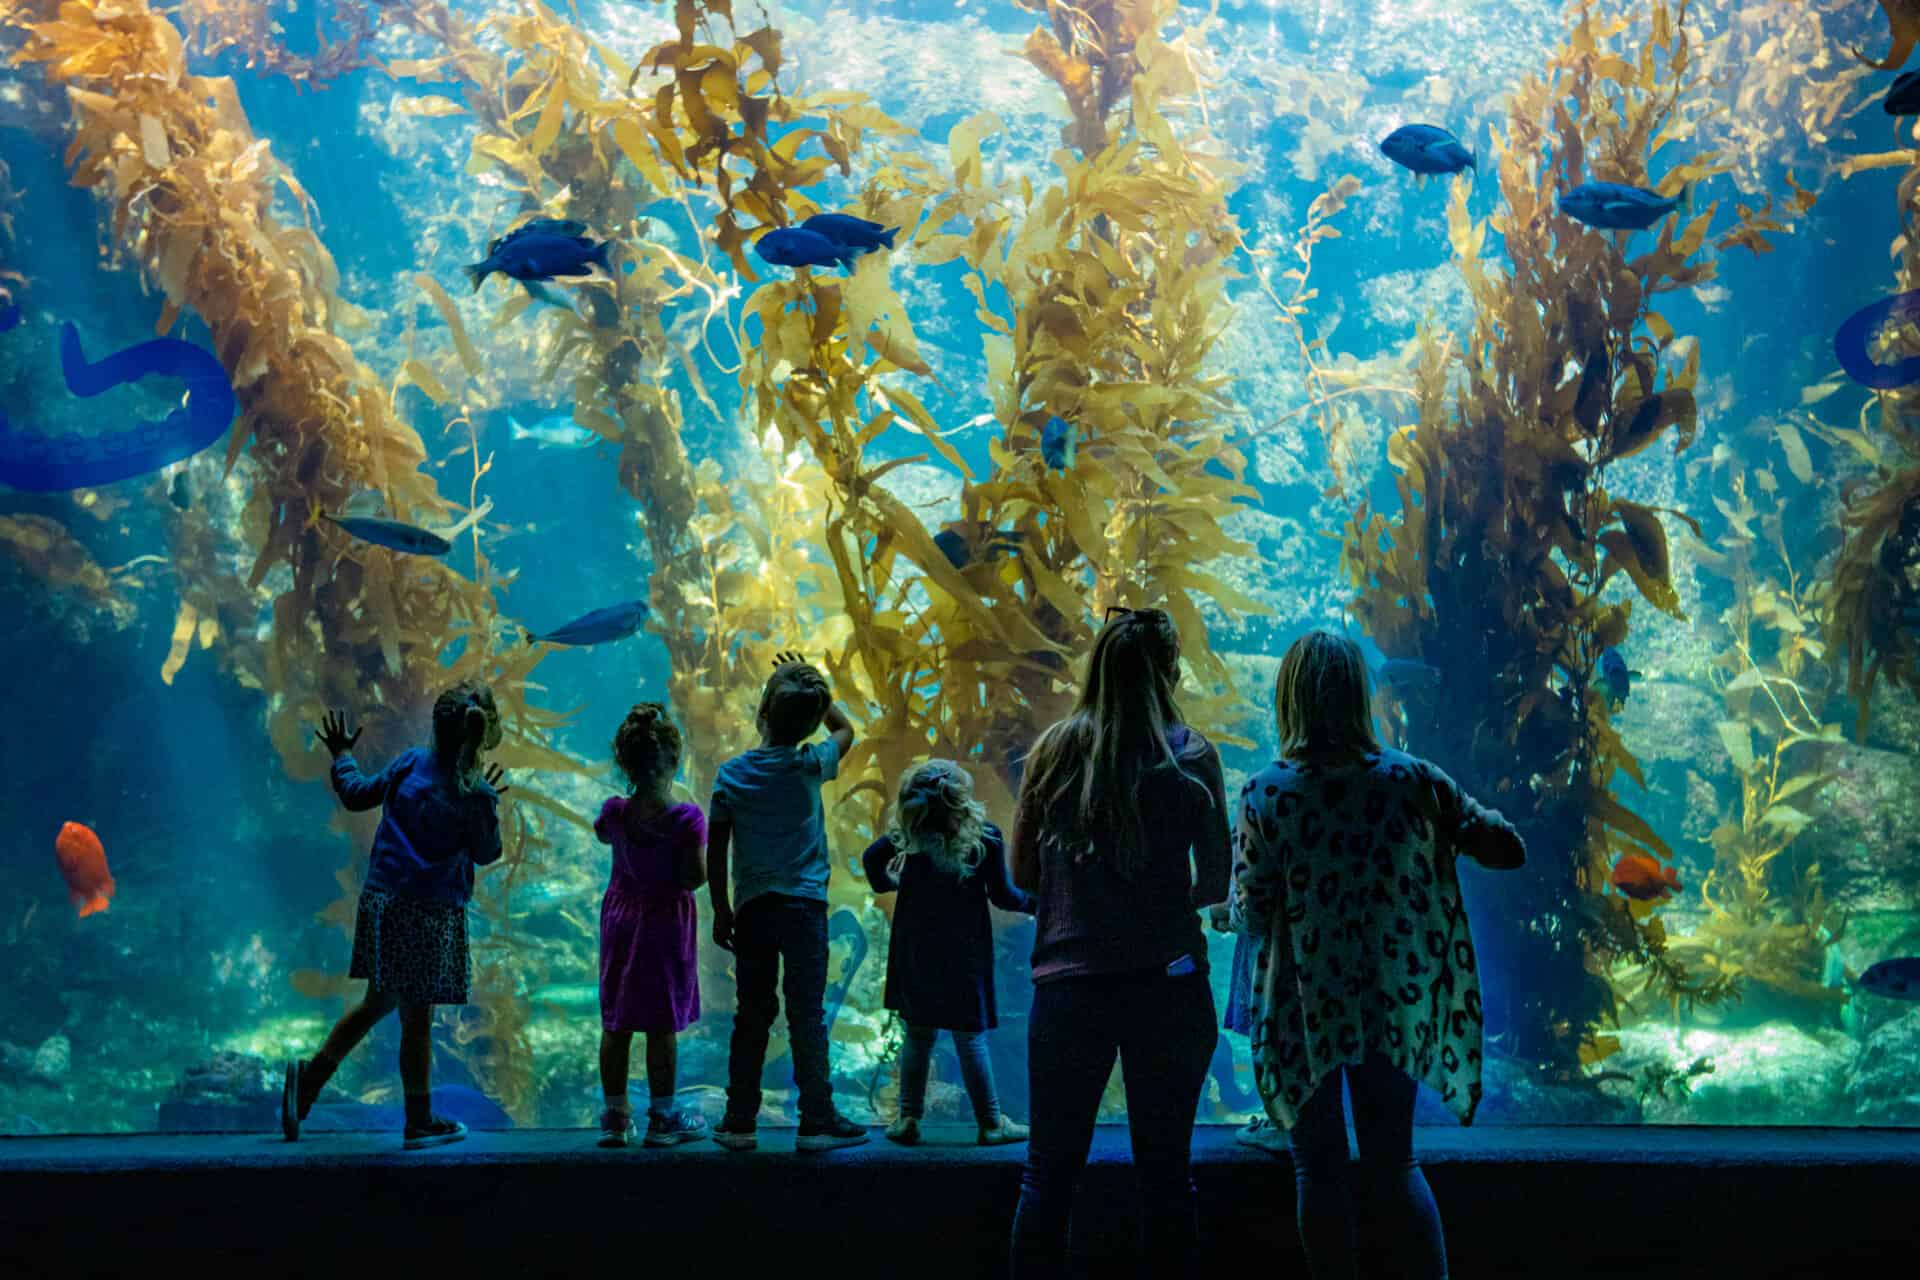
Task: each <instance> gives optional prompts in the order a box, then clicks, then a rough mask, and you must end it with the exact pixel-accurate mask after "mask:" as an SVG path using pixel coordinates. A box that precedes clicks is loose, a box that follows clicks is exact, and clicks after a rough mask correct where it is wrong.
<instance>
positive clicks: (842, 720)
mask: <svg viewBox="0 0 1920 1280" xmlns="http://www.w3.org/2000/svg"><path fill="white" fill-rule="evenodd" d="M820 723H821V724H822V725H824V726H825V727H826V730H827V732H828V733H829V734H831V735H832V736H833V745H834V746H835V747H836V748H838V749H839V752H840V758H841V759H843V760H844V759H845V758H846V755H847V748H848V747H851V746H852V745H853V721H851V720H849V719H847V713H846V711H845V710H844V709H843V708H842V707H841V706H840V704H839V703H837V702H834V703H829V704H828V706H827V714H826V715H824V716H822V717H821V718H820Z"/></svg>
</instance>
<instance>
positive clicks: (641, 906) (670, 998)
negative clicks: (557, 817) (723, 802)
mask: <svg viewBox="0 0 1920 1280" xmlns="http://www.w3.org/2000/svg"><path fill="white" fill-rule="evenodd" d="M628 804H629V801H628V799H627V797H626V796H614V797H613V798H612V799H610V800H608V801H607V802H606V803H605V804H604V805H602V806H600V817H599V818H598V819H596V820H595V822H594V824H593V832H594V834H595V835H597V836H599V837H600V842H601V843H602V844H608V845H612V846H613V875H612V877H611V878H610V879H609V880H608V881H607V895H606V897H604V898H602V899H601V900H600V1025H601V1026H602V1027H604V1028H605V1029H606V1030H608V1031H642V1032H657V1031H669V1032H672V1031H684V1030H686V1029H687V1028H688V1027H689V1026H691V1025H693V1023H694V1022H696V1021H698V1020H699V1017H700V968H699V958H698V947H699V925H698V923H697V921H696V920H695V918H694V911H693V893H692V891H691V890H687V889H682V888H681V887H680V885H679V882H678V881H677V880H676V878H675V876H674V866H675V864H676V863H678V862H679V861H680V860H681V859H682V858H683V857H684V856H685V854H686V852H687V850H688V849H689V848H698V847H700V846H702V845H704V844H706V842H707V820H706V818H705V817H704V816H703V815H702V814H701V812H700V807H699V806H698V805H693V804H676V805H670V806H668V807H667V808H666V809H664V810H662V811H661V812H659V813H657V814H655V815H654V816H653V817H651V818H648V819H646V820H645V821H643V822H641V823H639V824H638V825H637V826H632V827H630V826H629V824H628V821H627V805H628Z"/></svg>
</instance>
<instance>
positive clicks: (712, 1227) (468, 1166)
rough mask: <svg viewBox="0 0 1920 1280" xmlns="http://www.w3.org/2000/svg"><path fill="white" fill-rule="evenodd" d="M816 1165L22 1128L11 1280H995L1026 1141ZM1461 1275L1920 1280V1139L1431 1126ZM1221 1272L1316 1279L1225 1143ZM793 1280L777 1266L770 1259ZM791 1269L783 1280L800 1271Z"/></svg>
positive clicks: (1115, 1188) (949, 1140)
mask: <svg viewBox="0 0 1920 1280" xmlns="http://www.w3.org/2000/svg"><path fill="white" fill-rule="evenodd" d="M873 1133H874V1141H873V1143H872V1144H871V1145H869V1146H866V1147H861V1148H856V1149H854V1150H849V1151H836V1152H831V1153H827V1154H824V1155H808V1156H800V1155H796V1154H795V1153H794V1151H793V1132H792V1130H777V1129H775V1130H769V1129H762V1130H761V1133H760V1140H761V1145H760V1150H759V1151H757V1152H753V1153H737V1152H728V1151H722V1150H720V1149H719V1148H717V1147H715V1146H714V1145H713V1144H712V1143H711V1142H701V1143H695V1144H693V1145H691V1146H686V1147H681V1148H678V1149H674V1150H668V1151H648V1150H645V1149H642V1148H638V1147H635V1148H631V1149H628V1150H625V1151H601V1150H598V1149H597V1148H596V1147H595V1146H594V1145H593V1139H594V1135H593V1133H592V1132H590V1131H562V1130H519V1131H513V1132H502V1133H475V1134H473V1135H472V1136H471V1137H469V1138H468V1139H467V1141H465V1142H463V1143H459V1144H456V1145H453V1146H449V1147H443V1148H439V1149H437V1150H431V1151H424V1152H404V1151H402V1150H401V1149H400V1143H399V1135H397V1134H348V1133H332V1134H318V1135H314V1136H312V1137H310V1138H307V1139H303V1140H302V1141H301V1142H300V1143H299V1144H298V1145H291V1146H290V1145H288V1144H287V1143H285V1142H282V1141H281V1140H280V1139H279V1137H278V1135H273V1136H271V1137H269V1136H267V1135H261V1134H244V1135H241V1134H227V1135H205V1136H189V1135H158V1134H153V1135H148V1134H129V1135H115V1136H108V1137H98V1138H0V1275H4V1276H8V1277H12V1276H26V1275H36V1276H37V1275H49V1276H59V1277H61V1278H62V1280H67V1278H68V1277H73V1276H76V1275H93V1274H109V1273H117V1274H123V1275H135V1276H150V1275H154V1274H156V1270H155V1264H156V1263H160V1262H168V1261H175V1260H180V1259H183V1258H186V1257H188V1256H191V1258H192V1259H193V1260H195V1261H196V1262H198V1263H199V1266H198V1269H197V1270H196V1271H195V1272H193V1273H190V1274H194V1275H196V1276H204V1275H207V1274H209V1273H211V1274H228V1273H232V1272H237V1271H240V1270H241V1269H243V1268H244V1269H246V1270H247V1271H248V1272H249V1273H250V1274H253V1275H261V1276H267V1275H270V1276H274V1277H279V1276H286V1275H313V1274H320V1273H325V1274H328V1275H329V1276H337V1277H340V1280H348V1278H349V1277H353V1276H358V1275H383V1276H384V1275H390V1274H393V1271H392V1270H391V1268H390V1266H389V1265H388V1264H392V1263H393V1262H395V1261H396V1260H410V1261H412V1262H414V1263H416V1264H420V1265H431V1266H432V1267H433V1268H434V1269H435V1272H437V1273H439V1274H444V1275H448V1276H464V1275H496V1274H504V1273H508V1272H519V1273H522V1274H523V1275H527V1276H547V1275H560V1274H583V1273H587V1272H588V1269H589V1268H592V1273H593V1274H603V1273H604V1269H605V1268H607V1267H609V1266H619V1267H621V1268H623V1269H626V1268H632V1269H634V1270H635V1272H636V1274H638V1273H643V1272H644V1273H651V1274H659V1275H667V1274H668V1273H667V1272H665V1271H662V1270H658V1268H661V1267H666V1266H671V1267H673V1268H674V1272H673V1274H674V1275H676V1276H677V1275H678V1274H679V1269H680V1268H683V1267H696V1268H700V1269H701V1270H700V1272H699V1273H698V1274H700V1275H701V1276H703V1277H705V1278H709V1280H726V1278H727V1277H732V1276H759V1275H762V1274H764V1275H767V1276H769V1277H781V1276H790V1277H800V1276H806V1277H814V1276H840V1275H845V1276H849V1277H859V1278H861V1280H865V1277H885V1276H911V1277H925V1276H988V1277H990V1276H996V1275H999V1274H1002V1272H1003V1271H1004V1250H1005V1246H1006V1240H1007V1229H1008V1224H1009V1222H1010V1221H1011V1217H1012V1212H1013V1203H1014V1198H1015V1195H1016V1191H1017V1186H1018V1182H1019V1170H1020V1160H1021V1151H1022V1148H1019V1147H1014V1148H1002V1149H998V1150H992V1151H983V1150H981V1149H979V1148H977V1147H975V1146H973V1145H972V1144H971V1138H972V1133H971V1131H970V1130H961V1129H951V1130H947V1129H941V1128H938V1127H935V1128H933V1129H931V1130H930V1131H929V1139H930V1142H931V1143H933V1144H935V1145H927V1146H922V1147H920V1148H918V1149H916V1150H903V1149H901V1148H899V1147H895V1146H893V1145H892V1144H891V1143H888V1142H886V1141H885V1140H883V1139H882V1138H881V1137H880V1130H879V1129H877V1128H876V1129H875V1130H874V1131H873ZM1417 1141H1418V1145H1419V1150H1420V1152H1421V1156H1422V1159H1423V1160H1424V1162H1425V1164H1426V1167H1427V1171H1428V1176H1429V1179H1430V1180H1431V1182H1432V1184H1433V1187H1434V1191H1435V1194H1436V1195H1437V1196H1438V1198H1439V1201H1440V1209H1441V1214H1442V1216H1443V1218H1444V1219H1445V1221H1446V1228H1447V1237H1448V1246H1449V1250H1450V1254H1451V1260H1452V1264H1453V1265H1452V1271H1453V1275H1454V1277H1455V1278H1456V1280H1474V1278H1475V1277H1480V1276H1552V1277H1560V1278H1568V1277H1595V1278H1596V1280H1597V1278H1598V1277H1608V1278H1609V1280H1613V1278H1616V1277H1617V1278H1627V1277H1631V1278H1632V1280H1649V1278H1652V1277H1674V1278H1675V1280H1679V1278H1680V1277H1685V1278H1686V1280H1711V1278H1713V1277H1718V1276H1728V1277H1739V1278H1740V1280H1757V1278H1759V1277H1771V1276H1780V1277H1787V1276H1793V1277H1824V1276H1832V1277H1835V1280H1856V1278H1864V1277H1878V1276H1900V1277H1903V1278H1908V1280H1910V1278H1911V1277H1913V1276H1915V1275H1916V1274H1920V1131H1914V1130H1904V1131H1903V1130H1881V1129H1860V1130H1847V1129H1705V1128H1662V1127H1645V1128H1641V1127H1634V1128H1586V1129H1573V1128H1553V1129H1546V1128H1508V1127H1500V1128H1485V1129H1476V1130H1471V1131H1466V1130H1453V1129H1426V1128H1423V1129H1421V1130H1419V1131H1418V1139H1417ZM1126 1143H1127V1139H1126V1131H1125V1130H1124V1128H1120V1127H1112V1126H1103V1127H1102V1128H1101V1130H1100V1133H1099V1136H1098V1138H1097V1139H1096V1142H1095V1147H1094V1163H1093V1165H1092V1166H1091V1167H1090V1168H1089V1170H1088V1173H1087V1179H1086V1182H1085V1183H1084V1184H1083V1190H1082V1194H1081V1198H1080V1209H1079V1212H1078V1217H1077V1224H1078V1225H1077V1247H1076V1251H1077V1253H1078V1254H1079V1255H1080V1256H1082V1257H1083V1258H1084V1259H1085V1261H1086V1263H1087V1264H1089V1265H1087V1266H1086V1268H1085V1269H1086V1272H1087V1274H1090V1275H1099V1276H1101V1277H1109V1276H1125V1275H1132V1274H1133V1270H1132V1268H1131V1267H1130V1266H1128V1265H1126V1264H1127V1263H1128V1261H1129V1260H1130V1259H1131V1258H1133V1257H1134V1256H1135V1254H1136V1248H1135V1243H1134V1242H1135V1239H1136V1237H1135V1236H1134V1234H1133V1228H1132V1225H1131V1221H1132V1216H1133V1213H1132V1206H1133V1201H1134V1193H1133V1188H1132V1183H1131V1171H1130V1170H1129V1169H1127V1168H1126V1166H1125V1165H1124V1163H1122V1162H1123V1161H1124V1159H1125V1157H1126V1150H1127V1145H1126ZM1195 1179H1196V1181H1197V1182H1198V1184H1199V1187H1200V1196H1201V1214H1202V1226H1203V1230H1204V1232H1205V1233H1206V1236H1207V1240H1208V1243H1207V1252H1206V1254H1205V1257H1204V1259H1203V1267H1204V1271H1205V1274H1207V1275H1213V1274H1216V1273H1217V1274H1221V1275H1224V1276H1233V1275H1235V1274H1237V1273H1238V1266H1237V1265H1236V1264H1239V1263H1242V1262H1243V1261H1244V1260H1245V1259H1246V1258H1247V1256H1248V1253H1249V1251H1251V1250H1255V1249H1259V1250H1262V1251H1269V1252H1270V1253H1277V1254H1278V1257H1277V1258H1276V1259H1275V1262H1274V1264H1273V1265H1271V1266H1265V1267H1262V1268H1261V1269H1260V1271H1261V1274H1262V1275H1263V1276H1276V1277H1278V1276H1304V1274H1305V1271H1304V1268H1303V1267H1302V1266H1301V1263H1300V1259H1299V1257H1298V1252H1297V1246H1296V1245H1295V1242H1294V1237H1293V1190H1292V1177H1291V1170H1290V1167H1289V1163H1288V1161H1287V1160H1286V1158H1285V1157H1274V1156H1269V1155H1266V1154H1264V1153H1262V1152H1258V1151H1251V1150H1248V1149H1247V1148H1244V1147H1240V1146H1237V1145H1236V1144H1235V1143H1234V1142H1233V1137H1232V1133H1231V1131H1230V1130H1227V1129H1224V1128H1207V1129H1203V1130H1201V1131H1200V1134H1199V1135H1198V1137H1197V1138H1196V1141H1195ZM763 1266H764V1267H765V1268H766V1269H765V1270H764V1271H763V1270H762V1267H763ZM774 1268H778V1270H775V1269H774Z"/></svg>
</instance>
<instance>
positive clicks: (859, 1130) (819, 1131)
mask: <svg viewBox="0 0 1920 1280" xmlns="http://www.w3.org/2000/svg"><path fill="white" fill-rule="evenodd" d="M869 1141H871V1138H870V1137H869V1135H868V1134H867V1129H866V1126H865V1125H858V1124H855V1123H854V1122H853V1121H851V1120H849V1119H847V1118H846V1117H845V1116H843V1115H841V1114H840V1113H839V1112H838V1111H836V1112H834V1113H833V1114H832V1115H830V1116H828V1117H827V1118H826V1119H825V1120H802V1121H801V1122H800V1136H799V1137H797V1138H795V1139H794V1140H793V1149H794V1150H795V1151H836V1150H838V1149H839V1148H841V1147H858V1146H862V1145H864V1144H865V1143H867V1142H869Z"/></svg>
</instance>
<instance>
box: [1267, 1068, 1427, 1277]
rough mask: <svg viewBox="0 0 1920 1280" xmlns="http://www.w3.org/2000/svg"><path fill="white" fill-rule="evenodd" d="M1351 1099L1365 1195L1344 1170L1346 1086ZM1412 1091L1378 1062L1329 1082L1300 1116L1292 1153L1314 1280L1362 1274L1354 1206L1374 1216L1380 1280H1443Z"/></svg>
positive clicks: (1290, 1138) (1334, 1074)
mask: <svg viewBox="0 0 1920 1280" xmlns="http://www.w3.org/2000/svg"><path fill="white" fill-rule="evenodd" d="M1342 1074H1344V1075H1345V1076H1346V1078H1347V1091H1348V1092H1349V1093H1350V1094H1351V1095H1352V1098H1353V1136H1354V1140H1355V1141H1356V1142H1357V1143H1358V1144H1359V1147H1360V1165H1359V1170H1360V1179H1361V1182H1360V1186H1359V1187H1357V1188H1356V1187H1355V1186H1353V1185H1352V1183H1353V1168H1352V1166H1351V1165H1349V1164H1348V1162H1347V1118H1346V1113H1345V1110H1344V1109H1343V1108H1342V1107H1341V1105H1340V1077H1341V1075H1342ZM1416 1088H1417V1087H1416V1086H1415V1084H1414V1082H1413V1081H1412V1080H1410V1079H1408V1078H1407V1076H1406V1074H1405V1073H1404V1072H1402V1071H1401V1070H1400V1069H1399V1068H1397V1067H1395V1066H1394V1065H1393V1064H1391V1063H1390V1062H1388V1061H1387V1060H1386V1059H1385V1058H1383V1057H1381V1056H1380V1055H1378V1054H1374V1055H1372V1056H1370V1057H1368V1059H1367V1060H1366V1062H1364V1063H1362V1064H1361V1065H1359V1066H1347V1067H1345V1068H1335V1069H1334V1070H1332V1071H1330V1072H1328V1073H1327V1074H1326V1076H1325V1077H1323V1078H1322V1079H1321V1081H1320V1084H1319V1086H1318V1087H1317V1088H1315V1089H1314V1091H1313V1096H1312V1097H1310V1098H1308V1099H1307V1100H1306V1102H1305V1103H1304V1104H1302V1105H1301V1107H1300V1114H1299V1115H1298V1116H1297V1117H1296V1118H1295V1121H1294V1126H1293V1128H1292V1130H1291V1131H1289V1132H1288V1134H1287V1142H1288V1144H1289V1145H1290V1146H1292V1148H1293V1176H1294V1187H1295V1191H1296V1193H1297V1200H1296V1209H1295V1216H1296V1217H1297V1218H1298V1220H1299V1225H1300V1243H1301V1245H1302V1246H1303V1247H1304V1248H1305V1249H1306V1252H1307V1265H1308V1267H1309V1268H1310V1269H1311V1270H1312V1272H1313V1280H1350V1277H1353V1276H1355V1275H1357V1274H1358V1267H1357V1263H1356V1261H1355V1250H1354V1212H1353V1210H1354V1204H1353V1202H1354V1199H1355V1194H1354V1193H1355V1192H1356V1191H1359V1192H1360V1193H1361V1198H1363V1199H1365V1200H1366V1201H1367V1202H1368V1203H1369V1204H1370V1205H1371V1207H1372V1209H1373V1226H1374V1230H1373V1232H1372V1233H1371V1236H1372V1239H1371V1240H1370V1242H1369V1243H1370V1245H1371V1246H1372V1250H1376V1251H1378V1252H1380V1253H1381V1254H1382V1255H1384V1256H1382V1258H1381V1259H1380V1266H1379V1268H1378V1273H1379V1274H1380V1275H1388V1276H1394V1277H1396V1280H1446V1274H1447V1246H1446V1243H1445V1240H1444V1239H1443V1237H1442V1235H1441V1232H1440V1210H1439V1207H1438V1206H1437V1205H1435V1204H1434V1202H1433V1192H1432V1191H1431V1190H1429V1189H1428V1187H1427V1177H1426V1175H1425V1174H1423V1173H1421V1172H1420V1165H1419V1163H1418V1162H1417V1161H1416V1160H1414V1158H1413V1103H1414V1094H1415V1092H1416Z"/></svg>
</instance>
